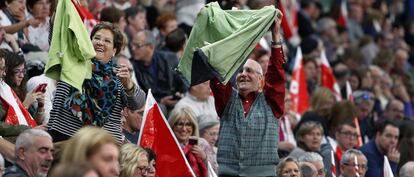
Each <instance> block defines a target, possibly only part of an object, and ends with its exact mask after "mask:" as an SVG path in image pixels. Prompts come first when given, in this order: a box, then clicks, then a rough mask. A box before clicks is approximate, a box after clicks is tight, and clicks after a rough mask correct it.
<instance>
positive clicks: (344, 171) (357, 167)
mask: <svg viewBox="0 0 414 177" xmlns="http://www.w3.org/2000/svg"><path fill="white" fill-rule="evenodd" d="M367 162H368V161H367V158H366V157H365V155H364V154H363V153H362V152H361V151H359V150H356V149H349V150H347V151H345V153H344V154H343V155H342V158H341V162H340V169H341V175H340V176H339V177H355V176H356V174H357V173H358V174H359V176H360V177H364V176H365V173H366V172H367Z"/></svg>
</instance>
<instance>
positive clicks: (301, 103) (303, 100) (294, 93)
mask: <svg viewBox="0 0 414 177" xmlns="http://www.w3.org/2000/svg"><path fill="white" fill-rule="evenodd" d="M302 60H303V56H302V50H301V49H300V47H298V49H297V51H296V59H295V64H294V66H293V72H292V80H291V83H290V88H289V94H290V97H291V98H292V111H293V112H295V113H297V114H298V115H302V114H303V113H304V112H305V111H306V110H308V108H309V95H308V89H307V83H306V78H305V70H304V68H303V61H302Z"/></svg>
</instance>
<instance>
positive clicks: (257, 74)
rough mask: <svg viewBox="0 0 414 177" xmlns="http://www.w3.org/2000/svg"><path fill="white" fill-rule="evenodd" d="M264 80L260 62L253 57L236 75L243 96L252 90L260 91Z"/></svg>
mask: <svg viewBox="0 0 414 177" xmlns="http://www.w3.org/2000/svg"><path fill="white" fill-rule="evenodd" d="M262 80H263V75H262V72H261V66H260V64H259V63H257V62H256V61H254V60H251V59H248V60H247V61H246V64H244V66H243V69H242V70H240V72H239V73H238V74H237V76H236V81H237V87H238V88H239V92H240V94H241V95H243V96H246V95H247V94H249V93H250V92H256V91H259V89H260V82H262Z"/></svg>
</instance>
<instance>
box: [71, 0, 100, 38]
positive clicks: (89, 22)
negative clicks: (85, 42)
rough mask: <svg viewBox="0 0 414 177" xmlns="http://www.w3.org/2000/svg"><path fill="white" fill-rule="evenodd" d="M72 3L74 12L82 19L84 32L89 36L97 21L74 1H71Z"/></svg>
mask: <svg viewBox="0 0 414 177" xmlns="http://www.w3.org/2000/svg"><path fill="white" fill-rule="evenodd" d="M72 3H73V5H74V6H75V8H76V11H78V14H79V16H80V18H81V19H82V21H83V24H84V25H85V27H86V30H87V31H88V33H89V34H91V32H92V29H93V27H95V25H96V24H98V20H96V19H95V18H93V15H92V14H91V13H90V12H89V10H88V9H86V8H85V7H83V6H82V5H81V4H79V3H78V2H77V1H76V0H72Z"/></svg>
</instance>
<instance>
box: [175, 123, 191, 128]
mask: <svg viewBox="0 0 414 177" xmlns="http://www.w3.org/2000/svg"><path fill="white" fill-rule="evenodd" d="M175 125H176V126H177V127H180V128H182V127H184V126H185V127H193V123H191V122H177V123H176V124H175Z"/></svg>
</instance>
